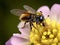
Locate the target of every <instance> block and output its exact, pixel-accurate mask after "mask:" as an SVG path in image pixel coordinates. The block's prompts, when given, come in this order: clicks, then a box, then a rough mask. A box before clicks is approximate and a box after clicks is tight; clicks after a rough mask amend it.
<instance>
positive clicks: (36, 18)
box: [10, 5, 44, 28]
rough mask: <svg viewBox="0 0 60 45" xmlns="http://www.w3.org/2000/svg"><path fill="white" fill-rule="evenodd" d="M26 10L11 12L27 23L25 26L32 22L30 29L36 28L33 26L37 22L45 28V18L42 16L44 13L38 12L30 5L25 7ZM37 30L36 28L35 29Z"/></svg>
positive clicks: (13, 10)
mask: <svg viewBox="0 0 60 45" xmlns="http://www.w3.org/2000/svg"><path fill="white" fill-rule="evenodd" d="M23 7H24V9H25V10H21V9H12V10H11V11H10V12H11V13H12V14H14V15H16V16H19V17H20V18H19V19H20V21H25V23H24V26H23V27H25V24H26V23H27V22H30V27H31V28H32V26H33V27H35V26H34V25H33V22H36V24H40V23H41V24H42V25H43V26H44V23H43V21H44V16H43V14H42V11H40V12H36V11H35V9H33V8H32V7H30V6H28V5H24V6H23ZM35 28H36V27H35Z"/></svg>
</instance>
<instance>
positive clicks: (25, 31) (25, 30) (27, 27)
mask: <svg viewBox="0 0 60 45" xmlns="http://www.w3.org/2000/svg"><path fill="white" fill-rule="evenodd" d="M21 26H22V25H21V23H19V24H18V29H19V31H20V32H21V34H24V35H26V36H29V35H30V24H29V23H26V24H25V27H24V28H20V27H21Z"/></svg>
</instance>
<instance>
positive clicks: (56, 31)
mask: <svg viewBox="0 0 60 45" xmlns="http://www.w3.org/2000/svg"><path fill="white" fill-rule="evenodd" d="M44 23H45V26H43V25H42V24H41V23H40V24H36V22H34V23H33V25H34V26H35V27H36V28H37V29H35V28H34V27H32V31H31V32H30V42H31V43H34V45H59V44H60V24H58V23H57V22H56V21H54V20H53V21H51V20H50V19H49V17H48V18H46V19H45V20H44Z"/></svg>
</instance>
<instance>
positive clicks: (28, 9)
mask: <svg viewBox="0 0 60 45" xmlns="http://www.w3.org/2000/svg"><path fill="white" fill-rule="evenodd" d="M23 7H24V8H25V9H26V10H27V11H28V12H29V13H32V14H35V13H36V11H35V10H34V9H33V8H32V7H30V6H28V5H24V6H23Z"/></svg>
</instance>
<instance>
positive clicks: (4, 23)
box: [0, 0, 60, 45]
mask: <svg viewBox="0 0 60 45" xmlns="http://www.w3.org/2000/svg"><path fill="white" fill-rule="evenodd" d="M55 3H60V0H0V45H5V42H6V41H7V40H8V39H9V38H10V37H11V36H12V34H13V33H19V31H18V28H17V25H18V23H19V22H20V21H19V17H17V16H15V15H12V14H11V13H10V10H11V9H14V8H19V9H24V8H23V7H22V6H23V5H25V4H26V5H29V6H31V7H33V8H34V9H36V10H37V9H38V8H39V7H40V6H42V5H47V6H49V7H51V6H52V5H53V4H55Z"/></svg>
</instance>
